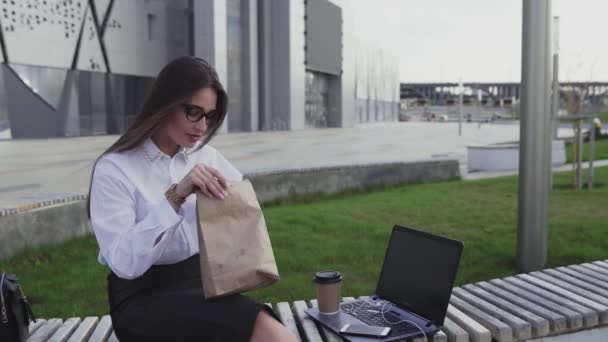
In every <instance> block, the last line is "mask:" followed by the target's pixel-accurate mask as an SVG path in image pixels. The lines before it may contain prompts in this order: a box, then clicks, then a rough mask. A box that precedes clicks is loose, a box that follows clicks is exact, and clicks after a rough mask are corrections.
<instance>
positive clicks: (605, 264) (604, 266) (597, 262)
mask: <svg viewBox="0 0 608 342" xmlns="http://www.w3.org/2000/svg"><path fill="white" fill-rule="evenodd" d="M592 264H594V265H597V266H599V267H603V268H605V269H606V271H608V263H607V262H605V261H594V262H592Z"/></svg>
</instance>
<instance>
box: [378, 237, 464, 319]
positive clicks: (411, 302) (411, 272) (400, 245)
mask: <svg viewBox="0 0 608 342" xmlns="http://www.w3.org/2000/svg"><path fill="white" fill-rule="evenodd" d="M461 253H462V243H461V242H459V241H455V240H450V239H447V238H443V237H440V236H436V235H432V234H428V233H424V232H420V231H416V230H413V229H409V228H405V227H400V226H395V227H393V233H392V235H391V239H390V242H389V245H388V249H387V251H386V256H385V259H384V265H383V266H382V272H381V274H380V279H379V280H378V286H377V288H376V295H378V296H380V297H382V298H383V299H386V300H389V301H391V302H393V303H395V304H397V305H399V306H401V307H402V308H404V309H406V310H408V311H411V312H413V313H415V314H417V315H418V316H421V317H423V318H426V319H428V320H429V321H431V322H433V323H435V324H439V325H443V320H444V319H445V314H446V311H447V307H448V303H449V300H450V295H451V294H452V287H453V286H454V280H455V278H456V271H457V270H458V263H459V261H460V255H461Z"/></svg>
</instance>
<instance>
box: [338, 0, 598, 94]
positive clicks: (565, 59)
mask: <svg viewBox="0 0 608 342" xmlns="http://www.w3.org/2000/svg"><path fill="white" fill-rule="evenodd" d="M526 1H533V0H526ZM350 3H351V6H352V9H353V20H354V30H355V35H356V37H357V38H359V39H361V40H363V41H366V42H369V43H370V44H372V45H376V46H382V47H384V48H386V49H387V50H389V51H390V52H391V53H392V54H394V55H398V56H399V59H400V65H399V69H400V71H399V73H400V80H401V81H402V82H428V81H431V82H432V81H451V82H458V79H459V78H461V77H462V80H463V81H464V82H472V81H489V82H495V81H496V82H502V81H519V80H520V78H521V21H522V9H521V7H522V0H350ZM553 15H558V16H560V28H559V31H560V80H561V81H608V0H554V1H553Z"/></svg>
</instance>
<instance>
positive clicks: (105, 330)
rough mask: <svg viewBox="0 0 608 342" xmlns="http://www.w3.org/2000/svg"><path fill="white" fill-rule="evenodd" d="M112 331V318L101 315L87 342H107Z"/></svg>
mask: <svg viewBox="0 0 608 342" xmlns="http://www.w3.org/2000/svg"><path fill="white" fill-rule="evenodd" d="M110 333H112V318H110V316H109V315H106V316H103V317H102V318H101V320H100V321H99V324H97V328H95V331H93V335H91V338H90V339H89V342H107V341H108V338H109V337H110Z"/></svg>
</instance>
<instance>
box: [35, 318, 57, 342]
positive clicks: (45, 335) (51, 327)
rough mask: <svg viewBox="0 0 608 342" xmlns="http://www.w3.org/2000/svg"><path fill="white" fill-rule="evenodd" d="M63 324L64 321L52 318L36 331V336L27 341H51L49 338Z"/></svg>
mask: <svg viewBox="0 0 608 342" xmlns="http://www.w3.org/2000/svg"><path fill="white" fill-rule="evenodd" d="M61 324H63V321H62V320H61V319H59V318H52V319H49V320H47V321H46V322H44V324H43V325H42V326H41V327H39V328H38V329H36V331H34V334H32V335H30V337H29V338H28V339H27V340H28V342H45V341H46V340H48V339H49V336H51V335H53V334H54V333H55V331H57V329H59V327H60V326H61Z"/></svg>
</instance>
